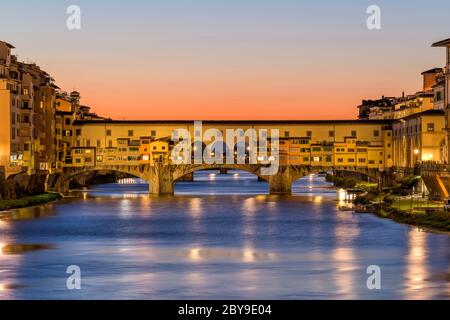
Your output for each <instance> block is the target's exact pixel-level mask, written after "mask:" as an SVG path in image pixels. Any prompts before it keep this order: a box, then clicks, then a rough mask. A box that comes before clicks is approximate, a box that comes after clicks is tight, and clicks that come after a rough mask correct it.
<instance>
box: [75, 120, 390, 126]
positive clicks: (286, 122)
mask: <svg viewBox="0 0 450 320" xmlns="http://www.w3.org/2000/svg"><path fill="white" fill-rule="evenodd" d="M193 122H194V120H76V121H75V122H74V124H75V125H79V126H82V125H89V124H99V125H136V124H146V125H152V124H153V125H161V124H184V125H192V124H193ZM202 122H203V124H217V125H221V124H222V125H223V124H231V125H233V124H248V123H251V124H254V125H263V124H274V123H276V124H280V125H289V124H330V125H332V124H390V123H392V121H391V120H358V119H354V120H203V121H202Z"/></svg>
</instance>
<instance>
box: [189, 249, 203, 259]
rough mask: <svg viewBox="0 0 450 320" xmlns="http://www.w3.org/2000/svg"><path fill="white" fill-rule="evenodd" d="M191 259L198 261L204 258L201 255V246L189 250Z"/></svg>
mask: <svg viewBox="0 0 450 320" xmlns="http://www.w3.org/2000/svg"><path fill="white" fill-rule="evenodd" d="M188 256H189V259H190V260H191V261H193V262H197V261H200V260H202V258H201V256H200V248H193V249H191V250H189V254H188Z"/></svg>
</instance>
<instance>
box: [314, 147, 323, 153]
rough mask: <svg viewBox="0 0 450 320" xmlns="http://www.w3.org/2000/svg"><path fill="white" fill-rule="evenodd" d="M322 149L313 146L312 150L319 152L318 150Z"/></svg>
mask: <svg viewBox="0 0 450 320" xmlns="http://www.w3.org/2000/svg"><path fill="white" fill-rule="evenodd" d="M320 150H321V148H320V147H313V148H312V151H313V152H318V151H320Z"/></svg>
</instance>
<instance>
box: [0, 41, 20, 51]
mask: <svg viewBox="0 0 450 320" xmlns="http://www.w3.org/2000/svg"><path fill="white" fill-rule="evenodd" d="M0 42H2V43H4V44H5V45H6V46H7V47H8V48H10V49H15V48H16V47H14V46H13V45H12V44H10V43H8V42H6V41H1V40H0Z"/></svg>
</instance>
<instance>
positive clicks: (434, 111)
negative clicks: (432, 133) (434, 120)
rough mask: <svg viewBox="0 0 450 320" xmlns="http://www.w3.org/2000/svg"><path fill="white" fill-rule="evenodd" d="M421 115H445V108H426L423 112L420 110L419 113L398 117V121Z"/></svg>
mask: <svg viewBox="0 0 450 320" xmlns="http://www.w3.org/2000/svg"><path fill="white" fill-rule="evenodd" d="M421 116H445V111H444V110H437V109H430V110H426V111H422V112H418V113H414V114H411V115H409V116H407V117H404V118H401V119H397V120H396V121H397V122H399V121H400V120H408V119H414V118H418V117H421Z"/></svg>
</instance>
